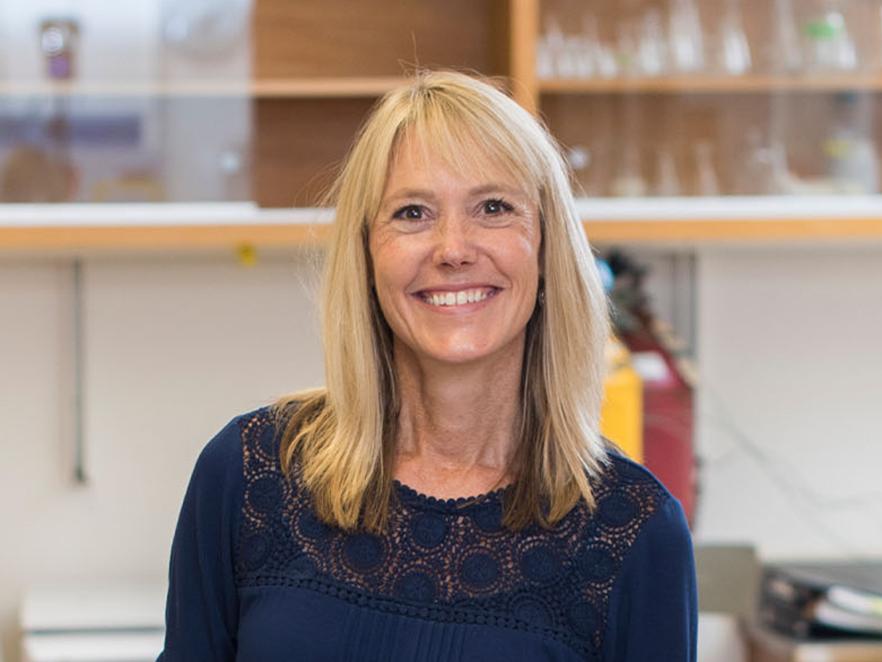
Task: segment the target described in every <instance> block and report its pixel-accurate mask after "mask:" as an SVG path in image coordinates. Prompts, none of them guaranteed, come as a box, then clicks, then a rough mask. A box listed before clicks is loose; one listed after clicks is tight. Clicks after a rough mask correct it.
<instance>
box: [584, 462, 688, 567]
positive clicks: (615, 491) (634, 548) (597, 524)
mask: <svg viewBox="0 0 882 662" xmlns="http://www.w3.org/2000/svg"><path fill="white" fill-rule="evenodd" d="M592 486H593V488H594V496H595V501H596V508H595V509H594V511H593V512H591V513H590V514H589V515H588V518H589V519H588V521H589V523H590V524H589V526H587V527H586V529H585V538H584V539H583V550H591V551H590V552H589V558H588V560H589V561H590V562H591V563H592V564H596V563H597V561H598V559H600V558H601V557H602V558H603V566H604V567H605V568H606V573H605V577H604V579H605V580H606V581H607V582H609V583H610V584H613V583H615V582H616V581H617V580H618V578H619V577H620V576H621V575H622V574H623V572H625V571H626V569H627V567H628V566H630V565H631V564H633V563H634V562H635V560H634V559H635V557H643V556H645V555H647V554H648V555H650V556H652V557H654V558H655V559H656V560H657V559H658V557H659V555H666V554H683V553H685V551H686V550H687V548H691V537H690V534H689V527H688V525H687V523H686V518H685V516H684V514H683V509H682V508H681V506H680V503H679V502H678V501H677V500H676V499H675V498H674V497H673V496H672V495H671V493H670V492H669V491H668V490H667V489H666V488H665V486H664V485H663V484H662V483H661V481H659V480H658V478H656V477H655V476H654V475H653V474H652V472H650V471H649V470H648V469H647V468H646V467H643V466H642V465H640V464H638V463H637V462H634V461H633V460H631V459H629V458H627V457H625V456H624V455H622V454H620V453H617V452H610V453H609V457H608V461H607V462H606V463H605V464H604V469H603V471H602V473H601V474H600V475H599V476H598V477H596V478H595V479H594V480H593V481H592ZM584 554H585V552H584V551H583V552H582V555H584ZM636 562H637V563H640V561H639V560H638V561H636ZM654 562H655V561H654Z"/></svg>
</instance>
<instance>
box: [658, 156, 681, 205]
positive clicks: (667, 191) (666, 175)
mask: <svg viewBox="0 0 882 662" xmlns="http://www.w3.org/2000/svg"><path fill="white" fill-rule="evenodd" d="M652 192H653V194H654V195H658V196H663V197H672V196H678V195H681V194H682V192H683V191H682V187H681V186H680V174H679V173H678V172H677V161H676V159H675V158H674V154H673V152H672V151H671V148H670V146H669V145H662V146H661V147H659V148H658V149H657V150H656V152H655V182H654V186H653V187H652Z"/></svg>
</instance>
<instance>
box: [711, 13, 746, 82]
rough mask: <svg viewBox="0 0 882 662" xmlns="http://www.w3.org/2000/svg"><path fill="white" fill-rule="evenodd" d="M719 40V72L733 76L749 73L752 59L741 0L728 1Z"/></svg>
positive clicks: (721, 23)
mask: <svg viewBox="0 0 882 662" xmlns="http://www.w3.org/2000/svg"><path fill="white" fill-rule="evenodd" d="M718 39H719V43H718V46H717V48H718V51H717V63H716V64H717V67H718V68H719V70H720V71H722V72H723V73H726V74H729V75H732V76H741V75H743V74H746V73H748V72H749V71H750V68H751V66H752V58H751V55H750V43H749V42H748V40H747V35H746V34H745V32H744V21H743V19H742V13H741V3H740V1H739V0H726V5H725V9H724V10H723V16H722V19H721V21H720V32H719V36H718Z"/></svg>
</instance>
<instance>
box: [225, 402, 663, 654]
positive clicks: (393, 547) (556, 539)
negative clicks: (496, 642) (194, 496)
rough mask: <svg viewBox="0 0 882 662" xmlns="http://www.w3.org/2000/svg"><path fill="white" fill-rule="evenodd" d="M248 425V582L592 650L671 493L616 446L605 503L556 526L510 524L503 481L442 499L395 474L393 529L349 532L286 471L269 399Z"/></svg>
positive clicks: (244, 540)
mask: <svg viewBox="0 0 882 662" xmlns="http://www.w3.org/2000/svg"><path fill="white" fill-rule="evenodd" d="M240 430H241V434H242V444H243V461H244V465H243V467H244V474H245V475H244V479H245V494H244V500H243V505H242V512H241V524H240V529H239V536H238V544H237V556H236V569H235V570H236V582H237V585H238V586H239V587H247V586H296V587H298V588H305V589H309V590H314V591H318V592H320V593H323V594H327V595H331V596H335V597H337V598H339V599H341V600H345V601H348V602H350V603H354V604H357V605H363V606H366V607H369V608H372V609H376V610H381V611H385V612H389V613H394V614H400V615H410V616H415V617H418V618H423V619H429V620H432V621H438V622H455V623H479V624H487V625H495V626H499V627H503V628H512V629H516V630H524V631H529V632H533V633H537V634H541V635H543V636H546V637H551V638H553V639H556V640H558V641H560V642H563V643H565V644H566V645H568V646H570V647H572V648H573V649H575V650H576V651H578V652H579V653H580V654H582V655H584V656H586V657H589V658H593V657H595V656H596V655H597V653H598V651H599V650H600V649H601V648H602V646H603V634H604V629H605V626H606V621H607V603H608V600H609V596H610V593H611V591H612V588H613V585H614V583H615V580H616V577H617V576H618V572H619V569H620V567H621V565H622V562H623V560H624V558H625V555H626V554H627V552H628V550H629V548H630V547H631V545H633V543H634V542H635V540H636V539H637V536H638V534H639V533H640V531H641V528H642V526H643V525H644V523H645V522H647V520H649V518H650V517H651V516H652V514H653V513H654V512H656V510H657V509H658V508H659V505H660V500H661V499H662V498H663V488H661V487H660V486H659V485H658V483H657V482H656V481H655V480H654V479H653V478H652V477H651V476H650V475H649V474H648V473H647V472H646V471H644V470H643V469H641V468H640V467H638V466H637V465H635V464H633V463H631V462H629V461H626V460H623V459H622V458H619V457H615V456H614V460H613V463H612V465H611V466H610V467H609V468H608V469H607V470H606V472H605V474H604V476H603V478H602V480H600V481H596V482H595V484H594V489H595V495H596V498H597V504H598V507H597V510H596V511H595V512H594V514H592V513H590V512H589V511H588V509H587V507H585V506H584V505H578V506H577V507H575V508H574V509H573V510H572V511H571V512H570V513H569V514H568V515H567V516H566V517H565V518H564V519H563V520H561V521H560V522H559V523H558V524H557V525H556V526H555V527H554V528H552V529H543V528H541V527H538V526H531V527H528V528H526V529H524V530H522V531H518V532H512V531H509V530H507V529H505V528H503V527H502V524H501V520H502V498H503V495H504V491H503V490H499V491H497V492H493V493H490V494H488V495H485V496H484V497H483V498H481V499H478V500H473V499H469V500H463V499H454V500H439V499H435V498H432V497H427V496H424V495H421V494H419V493H417V492H415V491H414V490H412V489H410V488H408V487H406V486H404V485H402V484H400V483H396V486H395V487H396V495H397V497H398V498H397V499H396V500H394V501H393V506H392V510H391V512H390V519H389V527H388V529H387V533H386V534H384V535H382V536H376V535H371V534H368V533H352V534H347V533H345V532H343V531H341V530H339V529H335V528H333V527H329V526H327V525H325V524H324V523H322V522H321V521H319V519H318V518H317V517H316V515H315V514H314V512H313V509H312V507H311V504H310V498H309V495H308V494H306V492H305V491H304V490H302V489H298V486H297V485H296V484H293V483H292V482H291V481H289V480H287V479H286V478H285V476H284V475H283V474H282V471H281V467H280V464H279V453H278V448H277V446H276V444H277V439H276V430H275V427H274V425H273V422H272V420H271V418H270V415H269V412H268V410H267V409H266V408H264V409H261V410H258V411H257V412H256V413H255V414H254V415H253V416H251V417H248V418H245V419H243V420H242V421H241V422H240Z"/></svg>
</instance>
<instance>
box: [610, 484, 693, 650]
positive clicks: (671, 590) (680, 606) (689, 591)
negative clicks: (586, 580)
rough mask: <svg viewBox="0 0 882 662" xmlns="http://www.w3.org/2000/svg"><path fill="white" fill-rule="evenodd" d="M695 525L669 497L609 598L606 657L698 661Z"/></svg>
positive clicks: (631, 552)
mask: <svg viewBox="0 0 882 662" xmlns="http://www.w3.org/2000/svg"><path fill="white" fill-rule="evenodd" d="M696 584H697V582H696V576H695V559H694V555H693V551H692V538H691V536H690V534H689V526H688V524H687V523H686V517H685V515H684V514H683V509H682V508H681V507H680V504H679V502H678V501H677V500H676V499H674V498H673V497H671V496H669V495H665V496H664V497H663V501H662V503H661V505H660V508H659V510H658V511H657V512H656V513H655V514H654V515H653V516H652V518H650V520H649V521H648V522H647V523H646V525H645V526H644V529H643V530H642V531H641V532H640V534H639V536H638V538H637V540H636V542H635V543H634V545H633V546H632V547H631V549H630V550H629V551H628V554H627V556H626V557H625V561H624V564H623V566H622V571H621V573H620V575H619V577H618V579H617V580H616V584H615V585H614V586H613V591H612V594H611V595H610V600H609V605H608V607H609V612H608V621H607V625H606V636H605V639H604V649H603V661H604V662H656V661H658V660H665V662H695V660H696V645H697V638H698V634H697V633H698V597H697V588H696Z"/></svg>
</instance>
